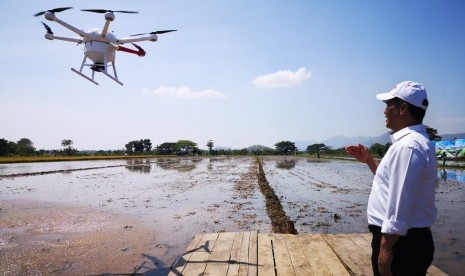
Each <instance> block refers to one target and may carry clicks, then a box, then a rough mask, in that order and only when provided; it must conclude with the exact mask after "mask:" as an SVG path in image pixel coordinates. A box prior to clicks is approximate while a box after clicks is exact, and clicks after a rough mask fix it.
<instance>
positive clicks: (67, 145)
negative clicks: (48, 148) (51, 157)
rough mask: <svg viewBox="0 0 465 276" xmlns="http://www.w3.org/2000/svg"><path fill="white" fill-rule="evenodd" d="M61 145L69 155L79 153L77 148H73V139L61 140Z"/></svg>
mask: <svg viewBox="0 0 465 276" xmlns="http://www.w3.org/2000/svg"><path fill="white" fill-rule="evenodd" d="M61 146H62V147H63V148H64V149H63V152H64V153H65V154H66V155H68V156H72V155H75V154H76V153H77V150H76V149H74V148H73V140H70V139H63V140H61Z"/></svg>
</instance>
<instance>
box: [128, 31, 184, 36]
mask: <svg viewBox="0 0 465 276" xmlns="http://www.w3.org/2000/svg"><path fill="white" fill-rule="evenodd" d="M175 31H177V30H164V31H156V32H151V33H142V34H134V35H131V36H139V35H147V34H151V35H153V34H155V35H157V34H164V33H169V32H175Z"/></svg>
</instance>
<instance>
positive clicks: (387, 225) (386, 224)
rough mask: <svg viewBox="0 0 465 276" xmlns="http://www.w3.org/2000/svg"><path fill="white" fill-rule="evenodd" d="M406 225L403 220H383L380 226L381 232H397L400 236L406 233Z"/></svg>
mask: <svg viewBox="0 0 465 276" xmlns="http://www.w3.org/2000/svg"><path fill="white" fill-rule="evenodd" d="M407 231H408V225H407V223H406V222H405V221H397V220H385V221H383V226H382V227H381V233H385V234H397V235H401V236H405V235H407Z"/></svg>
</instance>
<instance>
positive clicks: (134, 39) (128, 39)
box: [118, 34, 158, 44]
mask: <svg viewBox="0 0 465 276" xmlns="http://www.w3.org/2000/svg"><path fill="white" fill-rule="evenodd" d="M157 40H158V37H157V35H155V34H152V35H148V36H141V37H125V38H121V39H118V43H119V44H124V43H132V42H141V41H157Z"/></svg>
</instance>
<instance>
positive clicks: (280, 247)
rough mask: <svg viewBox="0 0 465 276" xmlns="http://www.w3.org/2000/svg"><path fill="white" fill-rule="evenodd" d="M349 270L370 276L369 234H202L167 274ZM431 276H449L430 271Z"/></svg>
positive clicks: (342, 272)
mask: <svg viewBox="0 0 465 276" xmlns="http://www.w3.org/2000/svg"><path fill="white" fill-rule="evenodd" d="M273 252H274V254H273ZM347 269H349V270H350V272H352V273H353V274H354V275H372V269H371V234H323V235H322V234H304V235H287V234H261V233H258V232H257V231H252V232H238V233H234V232H224V233H209V234H200V235H196V236H195V237H194V239H193V240H192V241H191V242H190V243H189V245H188V247H187V248H186V252H185V253H184V254H183V255H181V256H180V257H178V259H177V260H176V262H175V265H174V266H173V268H172V269H171V271H170V273H169V275H171V276H175V275H196V276H197V275H228V276H239V275H244V276H246V275H250V276H257V275H261V276H262V275H264V276H273V275H283V276H288V275H318V276H319V275H350V272H349V271H347ZM276 273H277V274H276ZM428 275H431V276H443V275H447V274H446V273H444V272H443V271H441V270H440V269H438V268H437V267H435V266H431V267H430V268H429V270H428Z"/></svg>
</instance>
